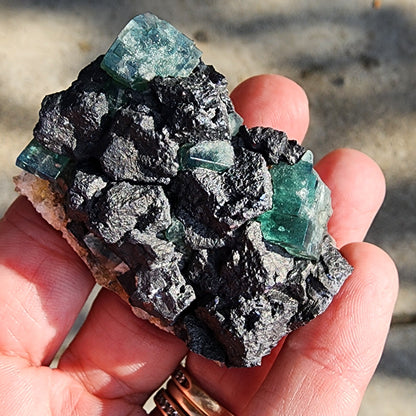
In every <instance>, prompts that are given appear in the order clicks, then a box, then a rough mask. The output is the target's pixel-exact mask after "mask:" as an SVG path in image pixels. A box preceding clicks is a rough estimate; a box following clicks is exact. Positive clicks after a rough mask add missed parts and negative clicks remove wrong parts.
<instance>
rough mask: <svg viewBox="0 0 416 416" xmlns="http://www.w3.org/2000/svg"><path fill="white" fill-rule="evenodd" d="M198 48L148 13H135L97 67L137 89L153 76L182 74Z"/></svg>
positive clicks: (192, 65) (192, 64)
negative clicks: (137, 14) (136, 14)
mask: <svg viewBox="0 0 416 416" xmlns="http://www.w3.org/2000/svg"><path fill="white" fill-rule="evenodd" d="M200 56H201V51H200V50H199V49H198V48H197V47H196V46H195V44H194V42H193V41H192V40H191V39H189V38H188V37H186V36H185V35H184V34H182V33H181V32H179V31H178V30H177V29H175V28H174V27H173V26H172V25H170V24H169V23H168V22H165V21H164V20H161V19H159V18H157V17H156V16H155V15H153V14H151V13H145V14H142V15H139V16H136V17H135V18H133V19H132V20H130V22H129V23H127V25H126V27H125V28H124V29H123V30H122V31H121V32H120V34H119V35H118V37H117V39H116V40H115V41H114V43H113V44H112V45H111V47H110V49H109V50H108V52H107V53H106V54H105V56H104V59H103V61H102V64H101V67H102V68H103V69H104V70H105V71H106V72H108V74H109V75H110V76H112V77H113V78H114V79H115V80H116V81H118V82H120V83H122V84H124V85H126V86H128V87H131V88H133V89H141V88H142V87H143V85H145V84H146V83H147V81H150V80H151V79H153V78H154V77H156V76H161V77H186V76H188V75H189V74H190V73H191V72H192V70H193V69H194V68H195V67H196V66H197V64H198V62H199V58H200Z"/></svg>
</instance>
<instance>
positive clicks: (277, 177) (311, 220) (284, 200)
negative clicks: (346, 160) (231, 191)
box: [258, 151, 332, 259]
mask: <svg viewBox="0 0 416 416" xmlns="http://www.w3.org/2000/svg"><path fill="white" fill-rule="evenodd" d="M312 165H313V155H312V152H310V151H307V152H306V153H305V154H304V156H303V157H302V159H301V160H300V161H299V162H298V163H296V164H294V165H289V164H287V163H284V162H280V163H279V164H277V165H273V166H272V168H271V169H270V174H271V177H272V182H273V207H272V209H271V210H270V211H267V212H265V213H264V214H262V215H260V216H259V217H258V221H259V222H260V223H261V230H262V232H263V237H264V239H265V240H267V241H270V242H272V243H275V244H278V245H280V246H282V247H284V248H285V249H286V250H287V251H288V252H289V253H290V254H292V255H294V256H298V257H307V258H312V259H317V258H318V257H319V254H320V249H321V243H322V240H323V237H324V233H325V231H326V228H327V223H328V220H329V217H330V216H331V214H332V208H331V193H330V190H329V189H328V187H327V186H326V185H325V184H324V183H323V182H322V180H321V178H320V177H319V175H318V174H317V173H316V171H315V170H314V169H313V168H312Z"/></svg>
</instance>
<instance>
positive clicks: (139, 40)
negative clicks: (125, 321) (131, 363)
mask: <svg viewBox="0 0 416 416" xmlns="http://www.w3.org/2000/svg"><path fill="white" fill-rule="evenodd" d="M102 68H104V70H103V69H102ZM39 116H40V117H39V122H38V123H37V125H36V127H35V129H34V137H35V139H34V140H33V141H32V142H31V143H30V144H29V146H28V147H27V148H26V149H25V150H24V151H23V152H22V154H21V155H20V156H19V157H18V160H17V164H18V166H20V167H22V168H23V169H25V170H27V171H28V172H30V173H32V174H35V175H37V176H39V177H40V178H42V179H38V181H41V185H40V186H34V187H33V186H32V187H30V186H29V187H28V185H27V184H32V185H33V184H34V183H35V182H36V179H35V178H34V177H33V176H31V175H29V174H24V175H23V176H21V177H18V178H17V179H16V183H17V188H18V189H19V190H20V191H21V192H22V193H23V194H25V195H27V196H28V197H29V199H31V201H32V202H33V203H34V204H35V206H36V207H38V205H36V204H38V203H39V201H41V203H42V204H43V208H42V210H40V208H39V207H38V208H39V210H40V211H41V212H42V215H44V217H45V218H46V219H48V220H50V222H51V224H53V225H54V226H55V227H56V228H58V229H60V230H61V231H62V233H63V235H64V236H65V238H67V239H68V240H69V242H70V243H71V246H72V247H74V249H75V250H76V251H77V252H78V253H79V254H80V255H81V256H82V257H83V259H84V261H85V262H86V264H87V265H88V266H89V267H90V269H91V270H92V272H93V274H94V275H95V277H96V279H97V281H98V282H100V284H103V285H104V286H105V287H107V288H109V289H111V290H114V291H115V292H117V293H119V294H120V295H121V296H122V297H124V298H125V299H128V300H129V302H130V304H131V306H132V308H133V311H134V312H135V313H136V314H137V315H138V316H139V317H144V318H147V319H149V320H150V321H151V322H153V323H156V324H157V325H158V326H160V327H162V328H165V329H167V330H168V331H170V332H173V333H175V334H176V335H177V336H178V337H180V338H181V339H182V340H184V341H185V342H186V343H187V345H188V346H189V348H190V349H191V350H192V351H195V352H196V353H198V354H202V355H204V356H205V357H207V358H210V359H213V360H216V361H219V362H222V363H225V364H226V365H229V366H253V365H259V364H260V363H261V359H262V357H263V356H265V355H266V354H268V353H269V352H270V351H271V349H272V348H273V347H274V346H275V345H276V344H277V342H278V341H279V339H280V338H281V337H283V336H284V335H286V334H288V333H289V332H290V331H293V330H294V329H296V328H297V327H299V326H301V325H303V324H305V323H307V322H308V321H310V320H311V319H313V318H314V317H315V316H317V315H319V314H320V313H322V312H323V311H324V310H325V309H326V308H327V307H328V305H329V303H330V302H331V300H332V298H333V296H334V295H335V294H336V293H337V291H338V290H339V288H340V287H341V285H342V283H343V282H344V280H345V279H346V278H347V277H348V275H349V274H350V273H351V270H352V268H351V266H350V265H349V264H348V263H347V262H346V260H345V259H344V258H343V257H342V256H341V254H340V253H339V251H338V250H337V249H336V248H335V246H334V243H333V240H332V239H331V237H330V236H329V235H328V233H327V221H328V218H329V216H330V214H331V206H330V193H329V190H328V188H327V187H326V186H325V185H324V184H323V182H322V181H321V179H320V178H319V176H318V174H317V173H316V172H315V171H314V170H313V168H312V162H313V160H312V154H311V152H309V151H306V150H305V149H304V148H303V147H302V146H300V145H299V144H298V143H296V142H295V141H294V140H289V139H288V137H287V135H286V134H285V133H283V132H281V131H278V130H275V129H272V128H266V127H254V128H250V129H248V128H247V127H245V126H244V125H241V122H242V120H241V117H240V116H239V115H238V114H237V113H236V112H235V110H234V107H233V105H232V103H231V100H230V98H229V95H228V91H227V82H226V80H225V78H224V77H223V76H222V75H221V74H219V73H218V72H216V71H215V69H214V68H213V67H212V66H207V65H205V64H204V63H203V62H202V61H201V60H200V52H199V51H198V50H197V49H196V48H195V46H194V44H193V42H192V41H190V40H189V39H188V38H186V37H185V36H184V35H182V34H180V33H179V32H177V31H176V29H173V28H172V26H170V25H169V24H168V23H166V22H163V21H161V20H159V19H158V18H157V17H155V16H153V15H150V14H146V15H142V16H138V17H136V18H134V19H133V20H132V21H131V22H130V23H129V24H128V25H127V26H126V28H125V29H124V30H123V31H122V32H121V34H120V35H119V37H118V39H117V40H116V42H115V43H114V44H113V46H112V47H111V48H110V50H109V51H108V52H107V54H106V55H105V56H104V57H101V56H100V57H98V58H97V59H96V60H95V61H94V62H92V63H91V64H90V65H88V66H87V67H86V68H84V69H83V70H82V71H81V72H80V74H79V76H78V79H77V80H76V81H75V82H74V83H73V84H72V85H71V87H69V88H68V89H67V90H66V91H62V92H59V93H55V94H52V95H49V96H47V97H45V99H44V100H43V102H42V108H41V110H40V113H39ZM27 175H29V178H28V176H27ZM45 179H46V180H45ZM35 189H42V190H43V191H42V192H43V193H42V198H43V196H44V195H51V197H50V201H46V202H48V203H46V204H45V203H44V202H45V201H43V199H42V198H39V196H38V195H36V194H34V192H35V191H34V190H35ZM45 189H48V192H44V191H45ZM56 204H58V205H56ZM54 206H55V207H56V208H57V209H58V214H57V215H56V216H55V217H54V216H53V214H51V213H49V211H48V215H46V211H45V210H49V209H51V208H52V207H54ZM51 219H52V220H51ZM121 341H122V340H121Z"/></svg>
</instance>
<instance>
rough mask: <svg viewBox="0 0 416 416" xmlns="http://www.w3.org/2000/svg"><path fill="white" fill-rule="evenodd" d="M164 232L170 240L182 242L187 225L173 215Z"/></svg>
mask: <svg viewBox="0 0 416 416" xmlns="http://www.w3.org/2000/svg"><path fill="white" fill-rule="evenodd" d="M164 234H165V238H166V240H168V241H172V242H173V243H178V242H181V241H182V240H183V238H184V236H185V226H184V225H183V224H182V223H181V222H180V221H179V220H178V219H177V218H176V217H172V222H171V224H170V225H169V227H168V228H167V229H166V230H165V232H164Z"/></svg>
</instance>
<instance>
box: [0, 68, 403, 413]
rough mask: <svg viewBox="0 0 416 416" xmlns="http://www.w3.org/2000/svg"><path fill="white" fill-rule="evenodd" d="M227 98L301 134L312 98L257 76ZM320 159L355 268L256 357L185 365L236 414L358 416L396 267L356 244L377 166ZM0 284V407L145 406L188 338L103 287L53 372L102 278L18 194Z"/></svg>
mask: <svg viewBox="0 0 416 416" xmlns="http://www.w3.org/2000/svg"><path fill="white" fill-rule="evenodd" d="M232 98H233V101H234V104H235V106H236V109H237V111H238V112H239V113H240V114H241V115H242V116H243V117H244V120H245V124H246V125H248V126H249V127H252V126H255V125H263V126H271V127H274V128H278V129H280V130H284V131H286V132H287V133H288V135H289V137H292V138H296V139H297V140H298V141H301V140H302V139H303V137H304V135H305V133H306V130H307V126H308V120H309V114H308V104H307V99H306V96H305V94H304V92H303V90H302V89H301V88H300V87H299V86H297V85H296V84H294V83H293V82H291V81H289V80H287V79H286V78H283V77H279V76H276V75H263V76H258V77H254V78H251V79H249V80H247V81H245V82H244V83H243V84H241V85H240V86H238V87H237V88H236V90H235V91H234V92H233V93H232ZM315 168H316V170H317V171H318V172H319V173H320V175H321V177H322V179H323V180H324V181H325V182H326V184H327V185H328V186H329V188H330V189H331V191H332V200H333V201H332V204H333V208H334V214H333V216H332V218H331V220H330V223H329V231H330V233H331V235H332V236H333V237H334V238H335V240H336V242H337V245H338V247H342V250H341V251H342V253H343V255H344V256H345V257H346V258H347V259H348V260H349V262H350V263H351V264H352V265H353V266H354V268H355V270H354V273H353V275H352V276H351V277H350V278H349V279H348V280H347V282H346V283H345V285H344V286H343V288H342V289H341V291H340V293H339V294H338V295H337V296H336V297H335V299H334V301H333V303H332V304H331V305H330V307H329V308H328V310H327V311H326V312H325V313H324V314H323V315H321V316H320V317H318V318H316V319H315V320H313V321H312V322H311V323H309V324H308V325H306V326H305V327H302V328H300V329H299V330H297V331H295V332H294V333H292V334H291V335H289V336H288V337H286V339H285V340H284V341H281V342H280V343H279V345H278V346H277V347H276V348H275V349H274V351H273V352H272V354H270V355H269V356H268V357H266V358H265V359H264V360H263V365H262V366H261V367H257V368H251V369H226V368H220V367H218V366H217V365H216V364H215V363H213V362H210V361H208V360H206V359H204V358H202V357H200V356H196V355H195V354H189V356H188V360H187V368H188V370H189V371H190V372H191V373H192V374H193V375H194V376H195V377H196V378H197V379H198V381H199V383H200V384H201V385H202V386H203V387H204V388H205V389H206V391H207V392H209V393H210V394H211V395H212V396H213V397H214V398H216V399H217V400H218V401H220V402H222V403H223V404H224V405H225V406H226V407H227V408H228V409H229V410H231V411H232V412H234V413H235V414H236V415H238V416H259V415H261V416H268V415H281V416H289V415H310V416H314V415H317V416H318V415H319V416H324V415H331V416H333V415H354V414H356V413H357V411H358V408H359V405H360V402H361V398H362V395H363V393H364V390H365V388H366V386H367V384H368V382H369V380H370V378H371V376H372V374H373V372H374V369H375V367H376V365H377V363H378V360H379V358H380V354H381V351H382V348H383V345H384V342H385V338H386V335H387V331H388V326H389V322H390V317H391V314H392V310H393V305H394V302H395V299H396V295H397V272H396V269H395V266H394V264H393V262H392V261H391V259H390V258H389V257H388V256H387V255H386V254H385V253H384V252H383V251H382V250H381V249H379V248H377V247H375V246H373V245H370V244H367V243H362V242H361V241H362V239H363V238H364V236H365V234H366V232H367V230H368V227H369V226H370V224H371V222H372V220H373V218H374V216H375V214H376V213H377V210H378V209H379V207H380V205H381V202H382V200H383V197H384V192H385V185H384V178H383V175H382V173H381V171H380V169H379V168H378V167H377V165H376V164H375V163H374V162H373V161H372V160H371V159H369V158H368V157H367V156H365V155H363V154H362V153H360V152H358V151H355V150H350V149H339V150H336V151H333V152H331V153H329V154H328V155H327V156H325V157H324V158H323V159H322V160H321V161H320V162H318V164H317V165H316V167H315ZM0 282H1V291H0V414H2V415H3V414H4V415H22V416H26V415H28V416H29V415H30V416H48V415H60V416H66V415H85V416H95V415H100V416H119V415H120V416H121V415H122V416H126V415H144V414H145V412H144V411H143V410H142V409H141V405H142V404H143V403H144V402H145V401H146V400H147V398H148V397H149V395H150V394H151V393H152V392H153V391H154V390H155V389H156V388H157V387H158V386H159V385H160V384H161V383H162V382H163V381H164V380H165V379H166V378H167V376H168V375H169V374H170V373H171V372H172V370H173V369H174V368H175V367H176V365H177V364H178V363H179V362H180V361H181V359H182V358H183V357H184V356H185V355H186V354H187V350H186V346H185V345H184V344H183V343H182V341H180V340H179V339H177V338H175V337H173V336H171V335H169V334H166V333H164V332H162V331H160V330H159V329H157V328H156V327H154V326H152V325H151V324H149V323H148V322H146V321H142V320H140V319H138V318H136V317H135V316H134V315H133V314H132V312H131V311H130V308H129V306H128V305H127V304H125V303H124V302H123V301H122V300H121V299H120V298H119V297H118V296H116V295H114V294H112V293H110V292H108V291H106V290H103V291H101V292H100V294H99V296H98V298H97V300H96V301H95V303H94V305H93V307H92V310H91V313H90V315H89V316H88V318H87V321H86V322H85V324H84V326H83V328H82V329H81V331H80V333H79V334H78V335H77V337H76V338H75V340H74V341H73V343H72V344H71V345H70V347H69V348H68V350H67V351H66V352H65V353H64V355H63V357H62V359H61V360H60V363H59V366H58V368H57V369H51V368H49V364H50V362H51V360H52V359H53V357H54V355H55V353H56V351H57V350H58V348H59V347H60V345H61V343H62V342H63V340H64V338H65V337H66V335H67V334H68V332H69V330H70V328H71V326H72V324H73V323H74V320H75V318H76V317H77V315H78V313H79V311H80V309H81V308H82V306H83V304H84V302H85V300H86V298H87V296H88V294H89V292H90V291H91V289H92V287H93V285H94V280H93V278H92V276H91V274H90V272H89V271H88V270H87V268H86V267H85V266H84V264H83V263H82V261H81V260H80V259H79V258H78V257H77V255H75V253H74V252H73V251H72V249H71V248H70V247H69V246H68V245H67V244H66V242H65V241H64V240H63V239H62V237H61V236H60V234H59V233H58V232H56V231H54V230H53V229H52V228H51V227H50V226H49V225H48V224H46V223H45V222H44V221H43V220H42V219H41V217H40V216H39V215H38V214H37V213H36V212H35V211H34V209H33V208H32V206H31V205H30V204H29V203H28V202H27V201H26V200H25V199H24V198H22V197H20V198H18V199H17V200H16V201H15V203H14V204H13V205H12V206H11V207H10V209H9V210H8V212H7V213H6V215H5V217H4V218H3V219H2V220H1V222H0Z"/></svg>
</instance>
